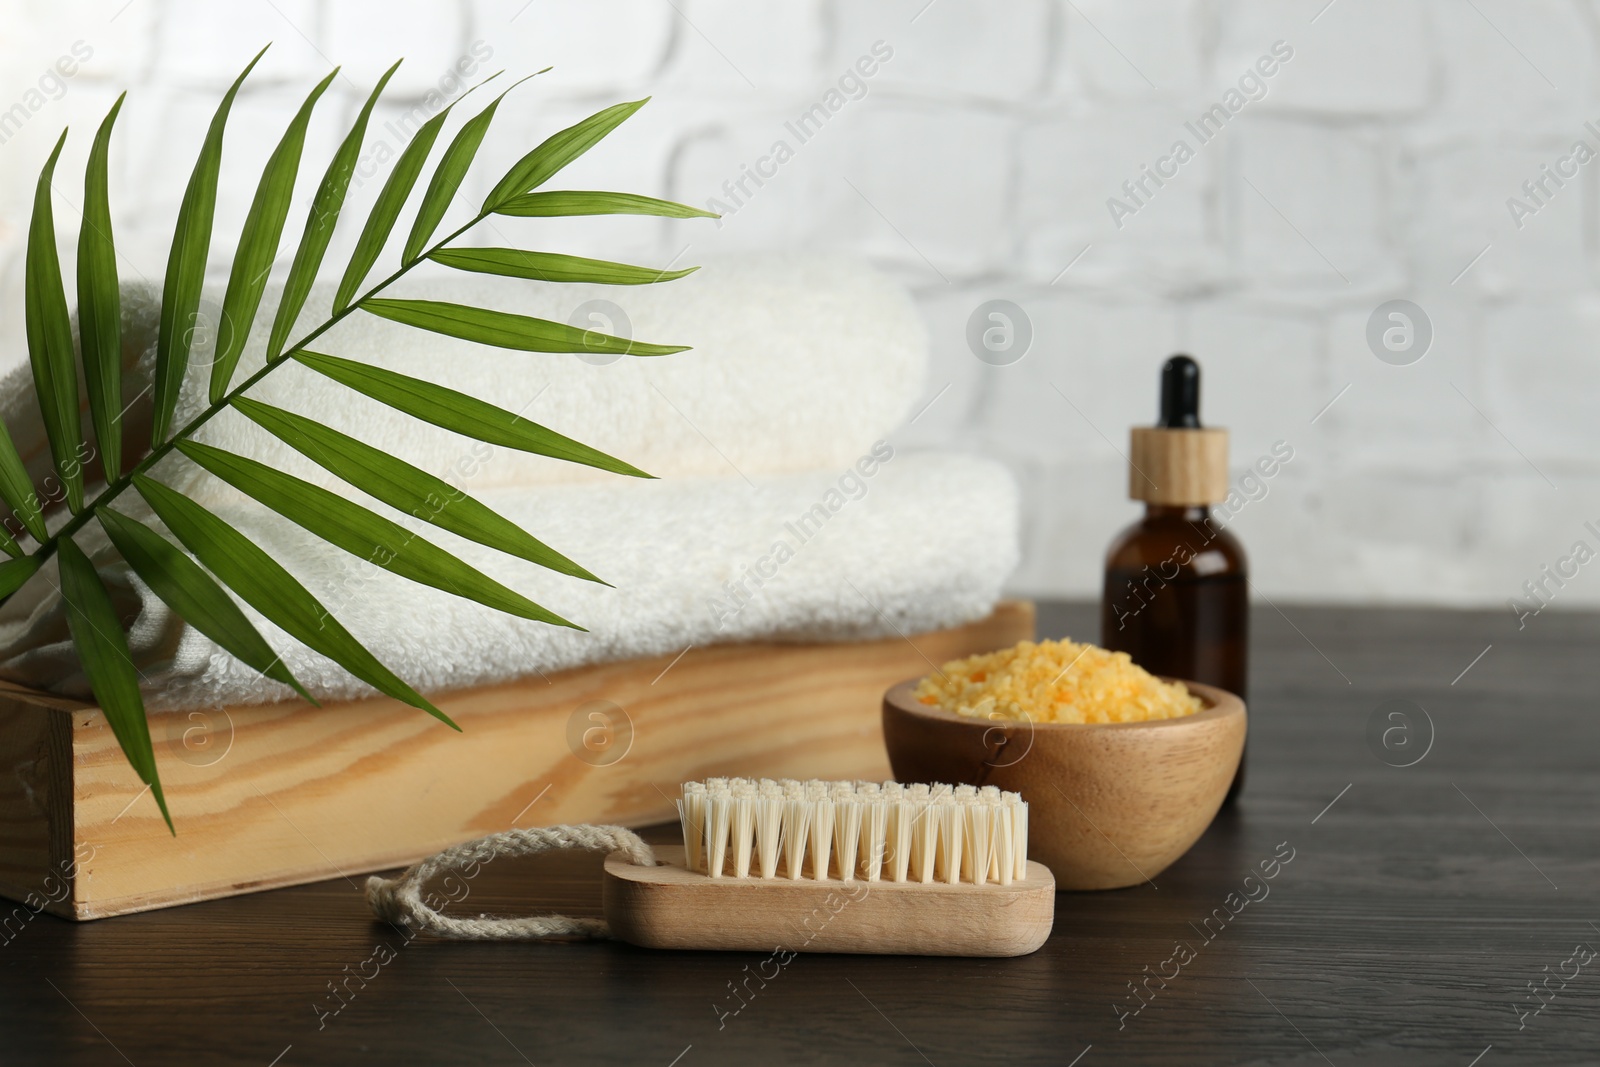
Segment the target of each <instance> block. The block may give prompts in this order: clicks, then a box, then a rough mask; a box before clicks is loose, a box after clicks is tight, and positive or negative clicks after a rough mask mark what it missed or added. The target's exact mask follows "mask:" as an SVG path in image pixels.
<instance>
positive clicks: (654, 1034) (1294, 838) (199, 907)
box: [0, 604, 1600, 1067]
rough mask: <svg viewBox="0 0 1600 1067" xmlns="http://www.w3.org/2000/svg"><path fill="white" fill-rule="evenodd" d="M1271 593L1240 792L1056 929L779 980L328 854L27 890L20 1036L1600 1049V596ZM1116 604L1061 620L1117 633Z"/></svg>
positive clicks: (1291, 1050) (345, 1056)
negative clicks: (417, 915)
mask: <svg viewBox="0 0 1600 1067" xmlns="http://www.w3.org/2000/svg"><path fill="white" fill-rule="evenodd" d="M1279 607H1281V608H1282V609H1283V614H1282V615H1280V614H1278V613H1277V611H1275V610H1274V609H1272V608H1269V607H1266V606H1263V605H1258V607H1257V610H1256V615H1255V619H1254V623H1255V625H1254V646H1253V653H1254V659H1253V678H1252V691H1253V693H1254V695H1255V699H1254V701H1253V702H1252V706H1251V709H1250V714H1251V724H1250V725H1251V735H1252V736H1251V739H1250V757H1249V758H1250V768H1249V779H1248V782H1247V785H1246V788H1245V793H1244V796H1243V798H1242V800H1241V802H1240V803H1239V805H1238V806H1237V807H1236V808H1233V809H1231V810H1229V811H1226V812H1225V813H1224V814H1223V816H1222V817H1221V818H1219V820H1218V821H1217V823H1216V824H1214V825H1213V826H1212V827H1211V829H1210V830H1209V831H1208V832H1207V834H1206V835H1205V836H1204V837H1202V838H1201V840H1200V841H1199V843H1198V844H1197V845H1196V846H1195V848H1194V849H1193V850H1191V851H1190V852H1189V854H1188V855H1186V856H1185V857H1184V858H1183V859H1181V860H1179V861H1178V862H1177V863H1176V864H1174V865H1173V866H1172V867H1171V868H1169V869H1168V870H1167V871H1166V872H1165V873H1164V874H1162V875H1160V876H1158V877H1157V878H1156V879H1155V882H1156V884H1155V885H1149V884H1144V883H1141V884H1140V885H1139V886H1136V887H1133V888H1130V889H1123V890H1115V891H1111V892H1101V893H1072V894H1061V895H1060V896H1058V897H1057V901H1056V921H1055V930H1054V933H1053V935H1052V936H1051V938H1050V940H1049V942H1048V943H1047V944H1046V945H1045V946H1044V947H1043V948H1042V949H1040V950H1039V951H1038V952H1037V953H1034V954H1033V955H1030V956H1025V957H1021V958H1018V959H1005V960H970V959H931V958H912V957H873V956H813V955H798V956H796V957H795V958H794V959H793V960H792V961H790V962H788V963H787V964H786V965H785V966H784V967H783V968H782V969H781V972H780V973H778V974H777V975H776V976H773V977H766V978H753V977H752V975H757V974H758V973H760V974H766V975H770V974H771V968H770V967H768V968H766V969H765V970H764V971H763V970H762V961H763V960H764V959H766V956H765V955H763V954H755V953H729V954H721V953H707V952H664V951H652V950H647V949H638V948H634V947H632V946H629V945H622V944H616V943H590V944H571V945H529V944H471V943H455V942H441V941H429V940H425V939H422V938H417V939H413V940H408V939H407V938H406V936H405V935H404V934H403V933H402V932H400V931H397V930H394V929H392V928H390V927H387V926H384V925H381V924H378V923H375V922H373V921H372V920H371V918H370V917H369V915H368V913H367V911H366V905H365V903H364V901H363V900H362V898H361V893H360V892H359V888H358V883H359V881H360V879H358V878H351V879H350V880H348V881H347V880H344V879H341V878H337V877H335V878H334V879H332V880H330V881H327V882H322V883H319V884H315V885H306V886H300V887H296V888H291V889H283V890H277V891H274V892H269V893H263V894H258V895H254V896H247V897H236V898H232V899H228V900H218V901H211V902H208V903H203V904H196V905H193V906H189V907H184V908H175V909H169V910H165V911H158V912H149V913H146V914H142V915H132V916H127V917H124V918H118V919H111V920H106V921H103V922H96V923H69V922H65V921H62V920H58V919H55V918H53V917H51V916H49V915H39V916H36V917H33V918H31V920H30V921H27V922H26V923H24V924H23V925H22V927H21V928H20V929H16V928H13V930H12V932H11V933H10V934H9V935H7V937H6V941H5V943H4V944H3V945H0V1062H3V1063H5V1064H7V1065H12V1064H17V1065H32V1064H64V1065H79V1064H82V1065H107V1064H124V1063H132V1064H136V1065H138V1067H149V1065H160V1064H190V1063H194V1064H200V1063H204V1064H244V1065H250V1067H268V1065H272V1064H275V1065H276V1067H302V1065H313V1064H338V1065H350V1064H395V1063H404V1064H428V1065H434V1064H463V1065H465V1064H473V1065H480V1064H492V1065H498V1064H512V1065H523V1064H527V1063H535V1064H538V1065H539V1067H547V1065H552V1064H572V1065H584V1067H587V1065H593V1064H612V1063H616V1064H645V1065H655V1067H673V1065H675V1067H700V1065H705V1064H721V1063H727V1064H740V1065H749V1064H794V1063H806V1064H810V1063H826V1064H850V1065H858V1064H873V1065H880V1064H888V1065H897V1064H908V1065H926V1064H929V1063H932V1064H937V1065H938V1067H951V1065H955V1064H1050V1065H1054V1067H1069V1065H1072V1064H1076V1065H1077V1067H1096V1065H1098V1064H1108V1063H1118V1064H1122V1063H1126V1064H1137V1065H1155V1067H1161V1065H1167V1064H1188V1063H1201V1064H1283V1065H1326V1064H1336V1065H1338V1067H1345V1065H1347V1064H1349V1065H1354V1064H1377V1065H1389V1064H1394V1065H1399V1064H1405V1065H1422V1067H1431V1065H1450V1067H1468V1065H1470V1064H1473V1063H1474V1062H1476V1063H1477V1067H1496V1065H1498V1064H1551V1065H1570V1064H1587V1063H1595V1062H1597V1059H1600V1053H1597V1051H1596V1050H1597V1049H1600V960H1596V961H1594V962H1593V963H1591V964H1589V965H1587V966H1581V967H1580V966H1579V965H1578V964H1576V963H1575V962H1568V961H1572V960H1574V958H1575V957H1574V952H1573V950H1574V947H1575V946H1576V945H1578V944H1579V943H1584V944H1587V945H1589V946H1591V947H1594V948H1600V931H1597V930H1596V929H1595V928H1594V926H1593V925H1591V924H1593V923H1600V856H1597V848H1596V826H1597V825H1600V789H1597V784H1600V781H1597V772H1596V759H1597V755H1596V754H1597V753H1600V707H1597V704H1600V697H1597V693H1600V687H1597V684H1596V683H1597V681H1600V671H1597V667H1596V660H1595V655H1594V650H1595V648H1596V647H1597V645H1600V616H1596V615H1591V614H1578V613H1566V614H1562V613H1558V612H1556V611H1553V610H1552V611H1546V612H1544V613H1542V614H1541V615H1540V616H1539V617H1538V618H1537V619H1534V620H1530V622H1529V625H1528V627H1527V629H1526V630H1523V631H1518V630H1517V628H1516V624H1515V620H1514V619H1513V618H1512V617H1511V615H1510V614H1509V613H1507V612H1503V611H1496V612H1485V613H1466V612H1450V611H1420V610H1419V611H1410V610H1406V611H1401V610H1394V611H1368V610H1349V609H1313V608H1305V607H1297V606H1295V605H1290V604H1279ZM1094 617H1095V616H1094V612H1093V610H1092V609H1091V608H1090V607H1089V606H1087V605H1079V606H1066V607H1061V608H1058V609H1055V610H1051V611H1048V612H1044V613H1043V614H1042V621H1041V630H1042V631H1044V632H1048V633H1057V634H1059V633H1063V632H1070V633H1072V634H1073V635H1074V636H1078V637H1089V638H1092V637H1093V636H1094V635H1095V633H1096V632H1097V630H1096V627H1095V625H1094V621H1093V620H1094ZM1488 646H1492V647H1489V650H1488V651H1487V652H1486V653H1485V652H1484V650H1485V648H1486V647H1488ZM1480 653H1484V654H1483V655H1482V658H1481V659H1476V658H1477V657H1479V654H1480ZM691 655H692V654H691ZM1475 659H1476V662H1474V660H1475ZM1469 664H1471V666H1470V669H1468V668H1469ZM1464 669H1465V671H1466V672H1465V674H1463V673H1462V672H1463V670H1464ZM1391 700H1409V701H1412V702H1414V703H1415V704H1416V705H1418V706H1420V708H1421V709H1423V710H1424V711H1426V712H1427V714H1428V716H1429V717H1430V718H1431V721H1432V724H1433V744H1432V746H1431V749H1429V750H1428V752H1427V755H1426V756H1425V757H1424V758H1423V759H1422V760H1421V761H1420V762H1418V763H1416V764H1415V765H1413V766H1410V767H1397V766H1392V765H1390V762H1385V760H1383V759H1380V758H1379V755H1378V754H1375V752H1374V750H1373V749H1372V748H1371V747H1369V743H1368V740H1367V736H1368V725H1369V720H1370V719H1371V718H1372V717H1373V714H1374V712H1375V711H1378V710H1379V709H1380V708H1381V707H1382V706H1383V705H1384V704H1385V703H1386V702H1387V701H1391ZM1378 752H1380V753H1381V752H1384V750H1383V749H1382V748H1381V746H1380V747H1379V749H1378ZM1387 755H1389V759H1390V761H1394V760H1395V756H1394V755H1393V753H1387ZM5 771H6V773H10V769H9V768H6V769H5ZM675 835H676V829H675V828H665V829H661V830H659V831H652V832H651V833H650V835H649V836H651V837H652V838H653V839H654V840H657V841H670V840H672V839H673V838H674V837H675ZM1285 846H1287V847H1286V848H1285ZM1290 849H1292V850H1293V852H1292V859H1289V860H1288V861H1287V862H1283V861H1280V863H1279V867H1278V870H1277V874H1276V876H1275V877H1273V878H1270V879H1263V877H1262V874H1261V871H1262V867H1261V864H1262V863H1263V862H1264V861H1268V860H1270V859H1273V858H1275V857H1276V856H1277V855H1278V854H1279V852H1280V850H1282V851H1283V853H1284V854H1285V855H1288V854H1289V853H1288V850H1290ZM1246 876H1252V878H1253V880H1252V881H1250V882H1248V883H1247V882H1246V881H1245V879H1246ZM599 884H600V883H599V861H598V859H596V858H594V857H587V856H585V857H554V858H535V859H533V860H530V861H506V862H505V863H504V864H501V863H495V864H491V865H489V866H488V867H486V868H485V869H484V870H483V873H481V874H480V875H479V876H478V877H477V878H476V879H473V880H471V881H469V882H466V883H464V885H463V886H461V887H459V892H460V893H461V894H462V895H461V899H460V902H459V903H458V904H457V905H455V907H457V908H459V909H461V911H462V913H464V914H475V913H477V912H479V911H488V912H494V913H515V912H519V911H522V912H527V911H533V910H549V909H554V910H565V911H567V912H569V913H584V914H596V913H597V911H598V907H599ZM1257 887H1265V894H1264V895H1263V891H1262V889H1261V888H1257ZM1558 887H1559V888H1558ZM1230 894H1233V895H1234V896H1233V897H1232V900H1233V901H1234V904H1233V907H1237V909H1238V910H1237V914H1234V912H1233V910H1232V909H1231V907H1230ZM1251 897H1254V898H1255V899H1250V898H1251ZM1245 900H1248V903H1244V904H1242V905H1239V904H1238V903H1237V902H1238V901H1245ZM1218 909H1223V912H1224V914H1225V915H1226V916H1227V919H1226V921H1222V920H1220V919H1218V918H1217V911H1218ZM1208 919H1209V920H1210V922H1209V923H1207V920H1208ZM1179 944H1187V946H1188V947H1189V949H1190V951H1191V953H1192V958H1191V959H1189V960H1188V961H1187V962H1184V963H1182V964H1181V965H1179V964H1178V963H1176V962H1170V963H1169V962H1168V961H1175V960H1176V958H1177V956H1176V955H1175V946H1177V945H1179ZM1175 969H1176V970H1175ZM1563 972H1564V973H1566V974H1568V975H1574V976H1573V977H1569V978H1566V979H1562V978H1561V977H1559V976H1558V975H1559V974H1560V973H1563ZM1159 973H1165V974H1167V975H1169V976H1170V975H1174V974H1175V976H1174V977H1167V978H1165V979H1162V978H1149V986H1148V989H1149V990H1150V992H1146V993H1145V994H1143V995H1141V997H1140V999H1139V1000H1138V1001H1135V1000H1134V999H1132V998H1133V997H1134V996H1135V994H1134V993H1133V992H1132V991H1131V990H1130V983H1133V984H1134V985H1138V986H1141V987H1143V983H1144V982H1145V980H1146V979H1147V977H1148V976H1149V975H1151V974H1159ZM1552 976H1556V977H1552ZM1546 980H1548V981H1549V989H1550V992H1548V993H1546V994H1544V995H1543V996H1542V998H1538V999H1536V998H1535V997H1534V995H1533V994H1532V993H1530V990H1529V986H1528V983H1530V982H1533V983H1536V984H1539V983H1543V982H1545V981H1546ZM1563 980H1564V981H1565V982H1566V984H1565V986H1564V987H1563V986H1562V982H1563ZM1163 982H1164V985H1163ZM1136 1003H1142V1004H1144V1006H1143V1007H1142V1008H1141V1010H1140V1011H1139V1012H1138V1014H1136V1015H1128V1016H1125V1017H1120V1018H1119V1012H1118V1009H1119V1008H1120V1009H1121V1010H1122V1012H1124V1013H1126V1012H1129V1011H1131V1010H1132V1007H1133V1006H1134V1005H1135V1004H1136ZM1541 1003H1544V1004H1546V1006H1544V1007H1543V1008H1542V1010H1538V1012H1537V1014H1535V1009H1538V1008H1539V1006H1540V1004H1541ZM1519 1012H1522V1013H1524V1014H1522V1015H1521V1016H1520V1017H1519ZM1491 1046H1492V1047H1491ZM1480 1056H1481V1059H1480V1058H1478V1057H1480Z"/></svg>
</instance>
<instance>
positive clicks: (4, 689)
mask: <svg viewBox="0 0 1600 1067" xmlns="http://www.w3.org/2000/svg"><path fill="white" fill-rule="evenodd" d="M84 708H85V705H83V704H81V703H78V702H76V701H70V700H62V699H58V698H54V697H48V696H44V695H41V694H36V693H32V692H30V691H28V690H25V689H21V688H19V687H16V686H12V685H9V684H7V683H3V682H0V896H4V897H6V898H7V899H9V900H12V901H16V902H18V904H19V906H20V910H19V909H18V908H0V944H3V943H4V942H6V941H9V940H10V939H11V937H13V936H15V935H14V933H13V932H12V931H13V925H14V924H15V923H17V922H21V923H26V921H27V915H28V913H29V912H32V911H38V910H40V909H41V908H49V909H52V910H54V909H56V908H61V907H66V906H68V905H69V903H70V896H71V894H72V890H73V884H74V882H75V879H76V874H77V869H76V864H75V863H74V861H73V857H74V851H73V849H74V842H73V834H72V720H71V715H72V714H73V713H76V712H81V711H83V710H84Z"/></svg>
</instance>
